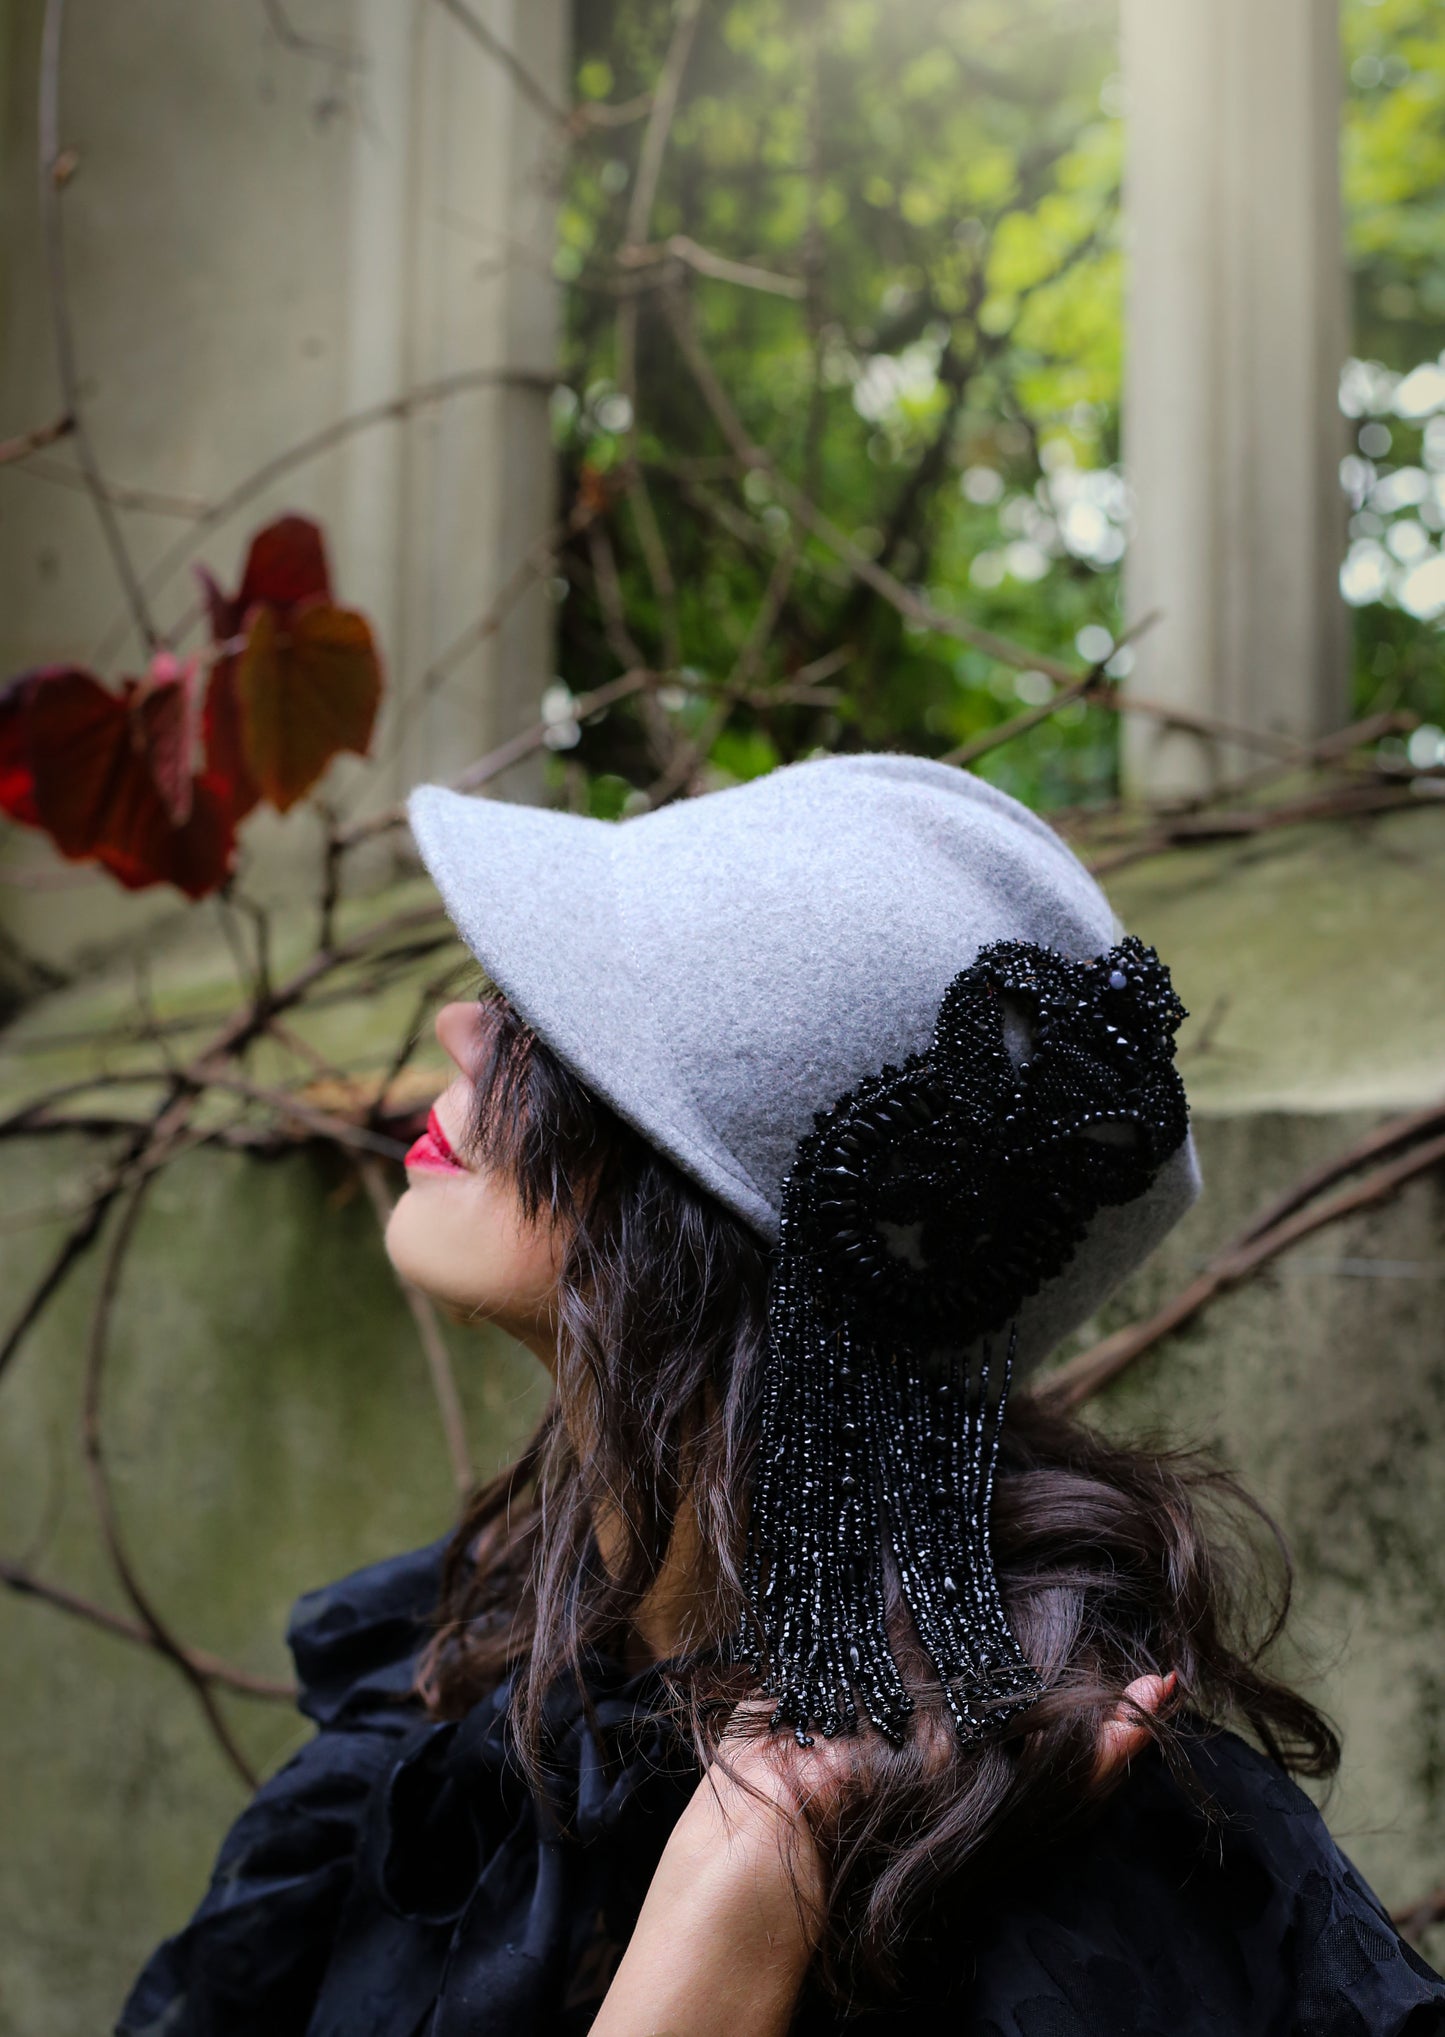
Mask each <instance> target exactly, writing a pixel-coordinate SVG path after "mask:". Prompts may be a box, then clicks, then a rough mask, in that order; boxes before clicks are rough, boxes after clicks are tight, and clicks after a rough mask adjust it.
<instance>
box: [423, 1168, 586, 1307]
mask: <svg viewBox="0 0 1445 2037" xmlns="http://www.w3.org/2000/svg"><path fill="white" fill-rule="evenodd" d="M386 1249H387V1252H388V1254H389V1255H390V1258H391V1261H392V1264H393V1265H394V1266H395V1267H396V1270H397V1272H398V1273H400V1274H401V1275H402V1276H403V1278H404V1279H406V1280H409V1281H410V1282H411V1283H412V1285H413V1286H414V1287H419V1288H421V1289H423V1290H424V1292H426V1293H427V1294H429V1295H431V1296H432V1297H433V1298H434V1299H435V1300H437V1301H439V1302H442V1303H444V1304H445V1305H446V1306H447V1307H448V1308H451V1309H454V1310H456V1311H457V1312H458V1313H459V1314H462V1315H466V1316H474V1317H482V1318H485V1319H487V1320H490V1321H494V1322H496V1323H498V1324H500V1326H501V1327H502V1328H504V1329H508V1330H512V1331H515V1332H518V1333H528V1332H532V1331H534V1330H536V1329H537V1328H538V1327H539V1326H542V1325H544V1324H546V1323H547V1322H549V1321H550V1320H551V1316H552V1313H553V1302H554V1297H555V1293H556V1284H557V1270H558V1255H557V1253H556V1251H555V1249H554V1247H553V1242H552V1238H551V1234H550V1231H549V1230H548V1229H547V1228H546V1227H542V1226H536V1225H529V1224H527V1223H526V1222H525V1220H524V1219H523V1217H522V1213H521V1211H520V1209H519V1208H518V1206H517V1203H516V1199H515V1197H514V1196H512V1195H511V1194H510V1193H508V1194H503V1193H500V1192H499V1190H498V1188H497V1186H496V1185H495V1184H492V1183H490V1182H488V1181H486V1180H485V1179H484V1177H482V1176H480V1175H477V1174H466V1175H462V1176H460V1177H458V1178H456V1179H453V1178H450V1177H446V1176H438V1177H424V1178H423V1179H422V1180H420V1181H417V1182H413V1183H411V1184H409V1186H408V1188H407V1192H406V1194H405V1195H403V1196H402V1197H401V1199H400V1201H399V1202H398V1203H397V1205H396V1207H395V1209H394V1210H393V1211H392V1215H391V1221H390V1223H389V1224H388V1226H387V1232H386Z"/></svg>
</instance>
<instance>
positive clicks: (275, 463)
mask: <svg viewBox="0 0 1445 2037" xmlns="http://www.w3.org/2000/svg"><path fill="white" fill-rule="evenodd" d="M559 379H560V371H559V370H555V369H537V368H463V369H460V370H458V372H457V373H456V374H454V375H443V376H440V377H439V378H438V379H437V380H436V381H434V382H423V383H419V384H418V385H417V387H416V388H414V389H408V390H404V391H403V392H402V393H401V394H400V395H398V396H390V397H387V398H385V399H384V400H383V401H381V402H379V403H369V404H367V405H366V406H365V407H364V408H363V409H361V410H353V411H349V412H348V413H347V414H346V415H345V416H344V417H339V418H337V419H336V420H335V422H334V423H332V424H328V425H324V426H323V427H322V429H321V430H320V431H315V432H312V433H310V434H309V435H308V436H307V437H306V438H304V439H298V440H296V442H295V443H294V444H293V445H290V446H287V447H285V448H284V450H283V451H281V452H279V453H274V454H273V455H272V456H271V457H270V459H267V460H263V461H262V463H261V465H260V466H259V467H254V468H252V470H251V472H250V473H249V474H247V475H244V476H243V477H242V479H241V480H239V481H238V482H237V483H236V485H235V487H234V488H231V489H229V490H228V491H227V492H226V494H224V495H223V496H221V497H220V498H219V500H217V501H215V502H213V503H211V504H210V505H209V506H208V507H207V508H205V509H203V510H202V511H201V513H200V514H199V515H198V516H197V517H196V520H195V522H194V524H193V525H192V526H191V528H190V529H189V530H188V531H186V532H185V533H184V535H183V536H181V537H179V538H177V540H176V542H175V543H174V544H173V545H172V546H171V547H170V548H169V550H167V551H166V552H164V553H162V555H161V557H160V558H159V559H158V560H157V561H156V564H155V565H154V566H153V567H152V568H151V570H150V572H149V573H147V575H146V577H145V581H144V583H143V591H144V593H145V594H146V596H147V597H148V598H149V597H152V596H154V595H156V594H158V593H159V592H160V591H161V589H162V588H163V587H165V586H167V585H168V584H169V582H170V581H171V580H172V579H173V578H174V577H175V575H176V574H177V573H179V572H180V570H181V568H182V567H183V566H185V565H188V564H189V562H190V561H191V560H192V559H193V558H194V557H195V555H196V553H197V552H198V551H199V550H200V548H201V546H202V545H203V544H204V543H205V541H206V538H207V537H208V536H209V535H210V533H211V532H212V531H213V530H215V529H216V528H217V527H218V526H219V525H221V524H223V523H226V522H228V521H229V520H230V518H231V517H233V516H236V515H238V514H239V513H240V511H241V510H243V509H245V508H247V507H248V506H249V505H250V504H251V503H252V502H254V501H256V500H257V498H258V497H259V496H262V495H264V494H265V493H266V492H267V490H268V489H270V488H273V487H274V486H275V485H276V483H277V482H278V481H283V480H285V479H286V477H287V475H289V474H294V473H295V472H296V471H297V469H298V468H300V467H306V466H309V465H310V464H311V462H312V461H313V460H318V459H320V458H322V457H323V456H324V455H325V454H327V453H331V452H335V450H336V449H337V447H338V446H342V445H344V444H345V443H346V441H347V440H348V439H351V438H355V437H356V436H357V434H358V433H360V432H366V431H371V430H373V429H374V428H375V427H376V426H377V425H380V424H392V423H400V422H402V421H403V420H404V419H406V418H409V417H412V416H414V415H415V414H416V412H417V411H419V410H430V409H431V408H433V407H434V406H435V405H437V404H440V403H449V402H450V401H451V400H452V398H453V397H456V396H468V395H472V394H474V393H475V392H476V391H478V390H481V389H496V388H528V389H552V388H554V387H555V386H556V384H557V382H558V380H559ZM125 631H126V624H125V623H124V622H121V623H117V624H113V625H112V626H111V628H110V629H109V630H107V632H106V634H105V636H104V637H103V638H102V639H101V641H100V643H99V644H98V645H97V647H96V650H95V654H94V662H95V663H96V664H98V665H102V666H104V665H108V664H110V663H111V662H112V661H113V660H114V658H115V656H116V655H117V653H118V652H119V650H120V648H121V645H122V643H123V642H124V639H125Z"/></svg>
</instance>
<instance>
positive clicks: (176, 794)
mask: <svg viewBox="0 0 1445 2037" xmlns="http://www.w3.org/2000/svg"><path fill="white" fill-rule="evenodd" d="M200 669H201V668H200V660H199V659H198V658H188V659H187V660H186V662H185V663H184V664H182V663H181V661H180V659H179V658H177V657H176V656H175V654H174V653H173V652H171V651H157V653H156V655H155V657H154V658H153V659H152V660H151V668H150V671H149V673H148V674H147V675H146V679H145V682H144V684H143V685H142V686H141V687H140V688H139V690H138V691H137V693H136V696H135V699H134V702H133V704H132V709H131V712H132V713H133V715H134V716H135V719H136V723H137V725H138V728H139V732H140V741H141V747H142V749H143V750H144V752H145V759H146V763H147V765H148V766H149V768H150V775H151V777H152V779H153V780H154V781H155V788H156V791H157V792H158V793H159V794H160V799H161V804H162V805H163V806H164V807H165V810H166V813H167V814H168V816H169V817H170V822H171V825H172V827H184V825H185V823H186V822H187V821H188V820H189V819H190V816H191V805H192V800H193V796H194V788H195V782H196V781H195V769H196V751H197V748H198V746H199V742H200V734H201V693H200V686H199V684H198V679H199V674H200Z"/></svg>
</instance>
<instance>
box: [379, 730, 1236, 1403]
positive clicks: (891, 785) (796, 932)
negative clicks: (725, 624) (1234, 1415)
mask: <svg viewBox="0 0 1445 2037" xmlns="http://www.w3.org/2000/svg"><path fill="white" fill-rule="evenodd" d="M409 817H410V821H411V827H412V832H413V834H414V835H415V838H416V842H417V845H418V848H419V849H420V852H421V856H422V860H423V862H424V863H425V865H426V868H427V870H428V871H429V872H430V874H431V876H432V878H433V879H434V881H435V883H436V885H437V888H438V890H439V891H440V893H441V896H442V899H443V901H444V903H445V905H446V908H447V911H448V913H449V914H450V916H451V918H452V920H453V922H454V923H455V925H456V928H457V931H458V933H459V934H460V935H461V937H462V939H463V940H464V941H465V943H466V944H467V946H468V947H469V948H470V949H471V951H472V953H473V954H474V955H475V956H476V958H477V960H478V962H479V963H480V964H481V966H482V968H483V969H484V970H485V972H486V974H487V976H488V977H489V978H490V979H491V981H492V982H493V983H495V984H496V986H497V987H498V989H499V990H501V991H502V992H504V993H505V995H506V996H507V997H508V999H509V1000H510V1001H511V1003H512V1004H513V1006H514V1007H515V1008H516V1010H517V1011H518V1012H519V1014H520V1015H521V1016H522V1018H523V1019H525V1020H526V1021H527V1022H528V1024H530V1025H531V1026H532V1027H533V1028H534V1030H535V1031H536V1032H537V1033H538V1034H539V1035H540V1036H541V1037H542V1038H543V1039H544V1040H545V1041H546V1042H547V1044H548V1045H549V1046H550V1047H551V1048H552V1049H553V1050H554V1051H555V1052H556V1053H557V1054H558V1055H559V1056H560V1057H561V1059H562V1060H563V1061H564V1062H565V1063H566V1064H567V1065H568V1066H569V1067H570V1068H571V1069H573V1071H574V1072H575V1073H576V1074H578V1075H579V1076H581V1077H582V1078H583V1079H584V1080H585V1081H586V1082H587V1083H588V1084H589V1085H590V1086H591V1088H592V1089H593V1090H595V1091H596V1093H597V1094H598V1095H599V1096H600V1097H602V1098H603V1099H604V1100H605V1101H606V1102H607V1103H608V1104H610V1105H611V1106H612V1108H613V1109H614V1110H615V1111H616V1112H617V1113H618V1115H619V1116H620V1117H622V1118H623V1119H625V1120H626V1122H627V1123H628V1124H630V1125H632V1126H634V1127H635V1128H636V1129H637V1130H638V1131H639V1132H640V1133H641V1134H642V1135H643V1136H644V1137H645V1138H646V1139H647V1140H649V1141H650V1143H651V1144H652V1145H654V1146H655V1147H657V1148H658V1149H659V1150H660V1151H661V1152H663V1153H665V1154H667V1155H668V1156H669V1157H670V1158H671V1159H672V1160H673V1161H675V1162H676V1163H677V1165H678V1166H679V1167H680V1168H681V1169H682V1170H683V1172H684V1173H685V1174H687V1175H688V1176H689V1177H690V1178H691V1179H692V1180H693V1181H695V1182H697V1183H699V1184H700V1185H701V1186H702V1187H703V1188H704V1189H706V1190H708V1191H710V1192H711V1193H712V1194H713V1195H714V1196H716V1197H717V1198H718V1200H719V1201H720V1202H722V1203H723V1204H725V1205H726V1206H727V1208H728V1209H730V1210H732V1211H734V1212H735V1213H736V1214H737V1215H738V1216H739V1217H741V1218H742V1219H743V1220H744V1221H745V1222H746V1223H747V1224H749V1225H750V1226H751V1227H752V1228H753V1229H754V1230H755V1231H757V1232H758V1233H759V1234H760V1235H761V1236H762V1237H763V1238H764V1239H766V1240H767V1241H768V1242H769V1243H776V1241H777V1239H778V1234H779V1225H780V1221H781V1216H782V1210H783V1200H784V1198H783V1189H784V1183H785V1180H786V1178H787V1176H788V1174H789V1171H790V1169H791V1168H792V1167H793V1165H794V1162H795V1158H796V1156H797V1153H798V1149H799V1144H800V1141H802V1140H803V1139H804V1138H805V1137H806V1135H807V1134H808V1133H809V1131H810V1128H812V1126H813V1124H814V1119H815V1115H816V1114H817V1113H820V1112H827V1111H828V1110H829V1109H830V1107H831V1106H833V1105H834V1104H835V1103H836V1102H837V1101H838V1100H839V1099H841V1098H843V1097H845V1096H846V1095H847V1093H848V1092H851V1091H855V1090H857V1088H858V1086H859V1085H860V1084H863V1083H866V1082H867V1081H868V1080H869V1078H872V1077H875V1076H877V1075H878V1074H879V1072H880V1070H882V1069H884V1068H885V1066H886V1065H888V1064H894V1063H902V1062H905V1061H906V1060H907V1059H908V1057H909V1056H913V1055H920V1054H923V1053H924V1052H925V1051H926V1050H927V1049H928V1048H929V1044H930V1041H931V1040H932V1039H933V1037H934V1034H935V1028H936V1026H937V1025H938V1022H939V1014H940V1005H941V1003H942V1001H943V999H944V996H945V993H946V992H947V991H948V990H949V986H950V985H951V984H952V983H953V982H954V980H955V979H956V978H957V977H958V976H959V974H960V972H961V971H964V970H966V969H968V968H969V967H970V965H972V964H973V963H974V962H975V961H976V959H977V958H978V957H979V955H980V953H981V951H983V950H986V949H988V948H990V947H991V946H992V945H993V944H996V943H1000V942H1010V943H1018V942H1022V943H1028V944H1032V945H1033V946H1035V947H1037V948H1039V949H1045V950H1051V951H1054V953H1055V954H1056V955H1058V956H1062V957H1063V958H1065V960H1066V961H1068V962H1069V963H1085V962H1091V961H1093V960H1095V959H1096V958H1098V957H1100V956H1103V955H1104V954H1105V953H1106V951H1108V950H1109V949H1110V948H1111V946H1112V944H1113V943H1115V942H1116V940H1117V939H1118V937H1119V931H1120V930H1119V928H1118V924H1117V921H1116V919H1115V915H1114V913H1113V911H1112V909H1111V907H1110V905H1109V902H1108V900H1107V899H1106V898H1105V896H1104V894H1103V892H1102V891H1101V890H1100V888H1099V886H1098V885H1097V883H1096V882H1095V881H1094V879H1093V878H1092V877H1090V876H1089V874H1088V872H1087V871H1086V870H1085V869H1084V868H1083V866H1082V864H1081V863H1080V862H1079V861H1078V859H1077V858H1076V857H1075V856H1074V855H1073V854H1072V852H1071V851H1070V850H1069V849H1068V848H1067V847H1065V845H1064V844H1063V842H1062V841H1061V840H1060V839H1059V837H1058V836H1057V835H1056V834H1055V833H1054V832H1053V831H1052V829H1050V828H1049V827H1048V826H1047V825H1046V824H1045V823H1044V822H1043V821H1041V820H1040V819H1038V818H1037V817H1036V816H1035V815H1034V814H1032V813H1030V812H1029V811H1028V809H1027V808H1026V807H1023V806H1021V805H1020V804H1019V803H1018V802H1017V801H1016V800H1013V799H1011V798H1009V797H1008V796H1007V795H1006V794H1004V793H1002V792H999V791H997V790H996V789H995V788H994V787H992V786H990V785H988V784H986V783H985V782H984V781H983V780H981V779H979V778H975V777H972V776H970V775H969V774H968V773H967V772H964V771H960V770H955V769H953V768H951V767H949V766H946V765H942V764H937V763H932V762H929V761H927V760H924V759H920V758H913V757H902V756H853V757H828V758H822V759H818V760H815V761H811V762H808V763H804V764H797V765H792V766H788V767H786V768H783V769H779V770H776V771H774V772H772V773H771V774H770V775H768V776H766V777H763V778H759V779H755V780H753V781H752V782H750V783H748V784H745V785H741V786H738V787H736V788H733V789H729V790H727V791H723V792H716V793H710V794H705V795H703V796H701V797H698V798H694V799H689V800H685V801H680V802H678V803H677V804H674V805H670V806H667V807H664V808H662V809H661V810H660V811H657V812H653V813H647V814H643V815H641V816H639V817H638V818H636V819H633V820H627V821H623V822H617V823H613V822H605V821H598V820H591V819H587V818H582V817H579V816H576V815H572V814H564V813H558V812H554V811H549V810H544V809H541V808H536V807H528V806H521V805H512V804H504V803H502V802H499V801H491V800H485V799H475V798H468V797H464V796H462V795H460V794H457V793H454V792H450V791H447V790H445V789H443V788H442V787H439V786H434V785H424V786H421V787H420V788H419V789H418V790H417V791H416V792H414V793H413V794H412V797H411V800H410V804H409ZM1122 980H1123V979H1122V978H1120V981H1122ZM1110 1030H1111V1031H1112V1028H1111V1029H1110ZM1015 1058H1016V1059H1017V1056H1015ZM1199 1185H1200V1184H1199V1173H1198V1167H1197V1162H1196V1158H1195V1153H1194V1147H1193V1142H1192V1139H1191V1138H1190V1137H1189V1136H1188V1135H1187V1133H1186V1134H1185V1136H1184V1137H1183V1138H1182V1140H1181V1142H1180V1143H1179V1144H1178V1146H1177V1147H1176V1148H1175V1150H1174V1151H1173V1152H1172V1153H1170V1154H1169V1155H1168V1157H1167V1158H1165V1159H1164V1161H1163V1163H1162V1164H1161V1165H1160V1166H1159V1167H1158V1169H1157V1171H1156V1172H1155V1173H1154V1174H1153V1177H1152V1180H1150V1182H1149V1183H1148V1185H1147V1187H1146V1188H1145V1189H1144V1191H1143V1192H1142V1193H1139V1194H1137V1195H1135V1196H1133V1197H1132V1199H1130V1200H1127V1201H1122V1202H1119V1203H1117V1204H1114V1205H1112V1206H1105V1207H1102V1208H1099V1209H1098V1210H1097V1211H1096V1213H1095V1214H1094V1215H1093V1216H1092V1217H1091V1218H1090V1220H1089V1222H1088V1225H1087V1229H1086V1231H1085V1232H1084V1235H1083V1236H1082V1238H1081V1240H1080V1241H1079V1243H1078V1245H1077V1248H1076V1249H1075V1250H1074V1251H1073V1253H1072V1256H1071V1257H1069V1259H1068V1261H1067V1263H1066V1264H1064V1265H1063V1266H1062V1268H1061V1269H1060V1270H1058V1271H1056V1272H1054V1273H1052V1275H1051V1277H1049V1278H1048V1279H1046V1280H1045V1281H1044V1282H1043V1284H1042V1285H1041V1286H1040V1287H1039V1289H1038V1291H1037V1292H1035V1293H1032V1294H1031V1295H1029V1296H1028V1298H1027V1299H1026V1300H1025V1301H1024V1302H1023V1304H1022V1306H1021V1307H1020V1308H1019V1309H1018V1311H1017V1315H1016V1322H1017V1358H1016V1363H1017V1366H1018V1368H1019V1369H1021V1370H1022V1369H1027V1368H1029V1367H1031V1366H1033V1365H1035V1364H1036V1363H1037V1362H1038V1361H1039V1360H1040V1359H1042V1358H1043V1357H1044V1356H1046V1355H1047V1353H1048V1352H1049V1351H1050V1350H1051V1349H1052V1348H1053V1347H1054V1345H1056V1344H1057V1343H1058V1341H1059V1340H1060V1338H1062V1337H1063V1336H1065V1335H1066V1334H1067V1333H1068V1332H1069V1331H1070V1330H1072V1329H1074V1328H1076V1327H1077V1326H1078V1325H1079V1324H1081V1323H1082V1322H1083V1321H1084V1320H1085V1319H1086V1318H1087V1317H1088V1316H1089V1315H1090V1314H1092V1312H1093V1311H1094V1310H1095V1309H1096V1308H1097V1307H1098V1305H1099V1304H1100V1303H1101V1302H1102V1301H1103V1300H1104V1298H1105V1297H1106V1296H1107V1295H1108V1294H1109V1292H1110V1291H1111V1290H1112V1289H1113V1288H1114V1287H1116V1286H1117V1285H1118V1283H1119V1282H1120V1281H1121V1280H1122V1279H1124V1277H1125V1276H1126V1275H1127V1274H1129V1273H1130V1272H1132V1270H1133V1269H1134V1268H1135V1267H1136V1266H1137V1265H1138V1264H1139V1263H1140V1262H1141V1261H1142V1260H1143V1259H1145V1258H1146V1257H1147V1256H1148V1254H1149V1253H1150V1252H1151V1251H1152V1250H1153V1249H1154V1247H1155V1246H1156V1245H1157V1244H1158V1243H1159V1241H1160V1239H1161V1238H1163V1236H1164V1235H1165V1233H1166V1232H1167V1231H1168V1230H1169V1229H1170V1228H1171V1227H1172V1226H1173V1225H1174V1223H1175V1222H1176V1221H1177V1220H1178V1219H1179V1218H1180V1217H1181V1216H1182V1215H1183V1214H1184V1212H1185V1211H1186V1210H1187V1209H1188V1207H1189V1206H1190V1204H1191V1203H1192V1202H1193V1201H1194V1199H1195V1197H1196V1195H1197V1194H1198V1192H1199Z"/></svg>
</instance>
